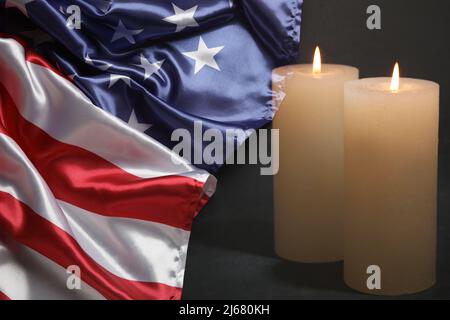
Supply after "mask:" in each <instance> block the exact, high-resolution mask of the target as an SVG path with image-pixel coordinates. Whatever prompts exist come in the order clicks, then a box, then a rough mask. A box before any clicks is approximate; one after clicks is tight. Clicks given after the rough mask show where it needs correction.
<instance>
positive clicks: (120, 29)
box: [111, 20, 144, 44]
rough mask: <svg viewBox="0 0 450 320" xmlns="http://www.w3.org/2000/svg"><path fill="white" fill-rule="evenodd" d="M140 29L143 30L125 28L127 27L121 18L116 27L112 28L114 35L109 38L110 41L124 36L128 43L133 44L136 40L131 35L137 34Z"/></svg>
mask: <svg viewBox="0 0 450 320" xmlns="http://www.w3.org/2000/svg"><path fill="white" fill-rule="evenodd" d="M142 31H144V29H138V30H131V29H127V27H125V25H124V24H123V22H122V20H119V23H118V24H117V27H116V28H115V30H114V35H113V37H112V39H111V42H114V41H117V40H119V39H122V38H125V39H127V40H128V42H129V43H132V44H135V43H136V41H135V40H134V37H133V36H135V35H138V34H139V33H141V32H142Z"/></svg>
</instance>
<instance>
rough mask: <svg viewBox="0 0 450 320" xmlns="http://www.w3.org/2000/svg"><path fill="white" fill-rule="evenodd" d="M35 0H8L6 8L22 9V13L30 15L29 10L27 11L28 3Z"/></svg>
mask: <svg viewBox="0 0 450 320" xmlns="http://www.w3.org/2000/svg"><path fill="white" fill-rule="evenodd" d="M33 1H34V0H6V2H5V8H13V7H15V8H17V9H19V10H20V11H22V13H23V14H24V15H26V16H27V17H28V11H27V6H26V4H27V3H30V2H33Z"/></svg>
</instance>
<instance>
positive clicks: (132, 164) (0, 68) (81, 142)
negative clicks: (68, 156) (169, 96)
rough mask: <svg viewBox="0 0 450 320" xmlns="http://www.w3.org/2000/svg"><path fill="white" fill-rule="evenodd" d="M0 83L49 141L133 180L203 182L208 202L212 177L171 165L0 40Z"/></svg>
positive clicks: (155, 147)
mask: <svg viewBox="0 0 450 320" xmlns="http://www.w3.org/2000/svg"><path fill="white" fill-rule="evenodd" d="M3 77H5V78H3ZM0 82H2V83H3V85H4V86H5V87H6V88H7V90H8V92H10V94H11V96H12V99H13V100H14V102H15V104H16V105H17V107H18V108H19V112H20V113H21V114H22V116H23V117H24V118H25V119H27V120H28V121H30V122H31V123H33V124H34V125H36V126H38V127H39V128H41V129H43V130H44V131H46V132H47V133H48V134H49V135H51V136H52V137H53V138H55V139H57V140H59V141H62V142H65V143H69V144H73V145H77V146H79V147H82V148H84V149H86V150H89V151H91V152H93V153H95V154H97V155H99V156H101V157H102V158H104V159H106V160H108V161H110V162H112V163H114V164H115V165H117V166H119V167H121V168H122V169H124V170H126V171H128V172H129V173H131V174H134V175H136V176H138V177H142V178H152V177H159V176H166V175H184V176H188V177H191V178H194V179H196V180H198V181H200V182H207V186H206V188H205V192H206V193H207V195H208V196H211V195H212V193H213V192H214V190H215V178H214V177H213V176H211V175H210V174H208V173H207V172H206V171H203V170H199V169H196V168H194V167H192V166H191V165H190V164H188V163H187V162H186V161H185V160H184V159H182V158H181V157H178V160H179V163H178V164H175V163H174V162H173V161H172V157H174V156H175V155H173V153H172V152H171V150H169V149H167V148H166V147H164V146H163V145H161V144H160V143H158V142H156V141H155V140H153V139H152V138H150V137H148V136H146V135H145V134H143V133H141V132H138V131H137V130H134V129H132V128H130V127H128V125H127V124H126V123H125V122H123V121H121V120H119V119H118V118H116V117H114V116H112V115H111V114H109V113H107V112H105V111H103V110H101V109H100V108H97V107H95V106H94V105H93V104H92V103H91V102H90V101H89V99H88V98H87V97H86V96H85V95H84V94H83V93H82V92H81V91H80V90H79V89H78V88H76V87H75V86H74V85H73V84H72V83H71V82H70V81H68V80H66V79H64V78H63V77H61V76H59V75H57V74H55V73H54V72H53V71H51V70H49V69H47V68H45V67H42V66H40V65H36V64H33V63H30V62H27V61H25V56H24V49H23V47H22V46H21V45H20V44H19V43H18V42H16V41H15V40H12V39H0ZM150 167H151V168H152V169H150Z"/></svg>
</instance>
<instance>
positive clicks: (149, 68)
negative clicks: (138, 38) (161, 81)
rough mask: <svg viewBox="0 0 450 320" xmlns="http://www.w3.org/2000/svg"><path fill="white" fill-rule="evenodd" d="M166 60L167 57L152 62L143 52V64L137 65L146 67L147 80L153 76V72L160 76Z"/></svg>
mask: <svg viewBox="0 0 450 320" xmlns="http://www.w3.org/2000/svg"><path fill="white" fill-rule="evenodd" d="M164 61H166V59H163V60H159V61H156V62H154V63H151V62H150V61H148V59H147V58H146V57H145V56H144V55H143V54H141V64H136V66H138V67H141V68H144V70H145V74H144V80H145V79H147V78H149V77H151V76H152V75H153V74H156V75H158V76H160V74H159V69H161V67H162V65H163V63H164Z"/></svg>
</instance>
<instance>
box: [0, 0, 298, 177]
mask: <svg viewBox="0 0 450 320" xmlns="http://www.w3.org/2000/svg"><path fill="white" fill-rule="evenodd" d="M1 2H2V0H0V6H1ZM3 2H4V8H5V9H3V10H0V24H1V25H0V32H3V33H10V34H11V33H15V34H20V35H21V36H23V37H26V38H27V39H32V40H33V41H34V45H35V49H36V50H38V52H39V53H41V54H43V55H44V56H45V57H46V58H48V59H49V60H50V61H51V62H52V63H53V64H54V65H57V66H58V68H60V70H61V71H62V72H63V73H64V74H66V75H68V76H70V77H71V78H73V81H74V83H75V84H76V85H77V86H78V87H79V88H80V89H81V90H82V91H83V92H84V93H85V94H86V95H87V96H88V97H89V98H90V99H91V100H92V101H93V102H94V104H95V105H97V106H99V107H101V108H103V109H105V110H107V111H109V112H111V113H112V114H114V115H115V116H117V117H119V118H120V119H122V120H124V121H126V122H129V123H130V125H131V126H133V127H135V128H136V129H138V130H140V131H142V132H145V133H147V134H148V135H150V136H152V137H154V138H155V139H157V140H158V141H160V142H161V143H163V144H164V145H166V146H168V147H169V148H172V147H173V146H174V145H175V144H177V142H174V141H171V135H172V132H173V131H174V130H175V129H179V128H184V129H187V130H189V131H190V132H191V133H193V132H194V123H195V122H196V121H201V123H202V129H203V131H205V130H207V129H210V128H215V129H220V130H221V132H222V133H223V137H224V139H225V137H226V135H225V131H226V130H227V129H243V130H247V129H256V128H260V127H262V126H264V125H265V124H267V123H268V122H270V121H271V120H272V118H273V116H274V112H275V108H274V107H273V105H272V92H271V70H272V68H274V67H277V66H280V65H284V64H289V63H292V62H295V61H296V59H297V54H298V50H299V35H300V13H301V4H302V2H303V1H302V0H241V1H236V0H235V1H232V0H172V1H168V0H152V1H147V0H114V1H112V0H89V1H81V0H71V1H69V0H46V1H40V0H6V1H5V0H3ZM10 8H16V9H19V10H20V11H21V12H22V13H23V14H24V15H26V16H27V17H28V19H22V20H20V19H19V18H18V16H17V15H15V13H11V12H12V11H14V9H10ZM77 17H79V18H80V19H78V20H77V19H76V18H77ZM30 20H31V22H32V23H30ZM33 23H34V26H33ZM35 26H38V27H39V30H44V31H45V34H42V33H39V32H38V31H36V30H35ZM48 35H51V37H49V36H48ZM52 39H53V40H52ZM235 139H236V141H235V142H236V145H235V146H236V147H237V146H238V145H239V144H241V143H242V142H243V141H244V140H245V136H242V137H238V138H235ZM208 144H209V142H203V143H202V142H200V143H199V144H198V146H193V148H194V149H195V150H193V152H191V154H194V153H197V154H198V153H199V152H200V154H201V152H202V150H204V148H205V147H206V146H207V145H208ZM226 156H227V155H225V157H224V159H226ZM189 160H192V159H189ZM222 162H223V161H222ZM222 162H221V161H220V160H218V163H213V164H205V163H204V162H202V163H195V164H196V165H198V166H200V167H202V168H205V169H207V170H209V171H216V170H217V169H218V168H219V167H220V166H221V164H222Z"/></svg>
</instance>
